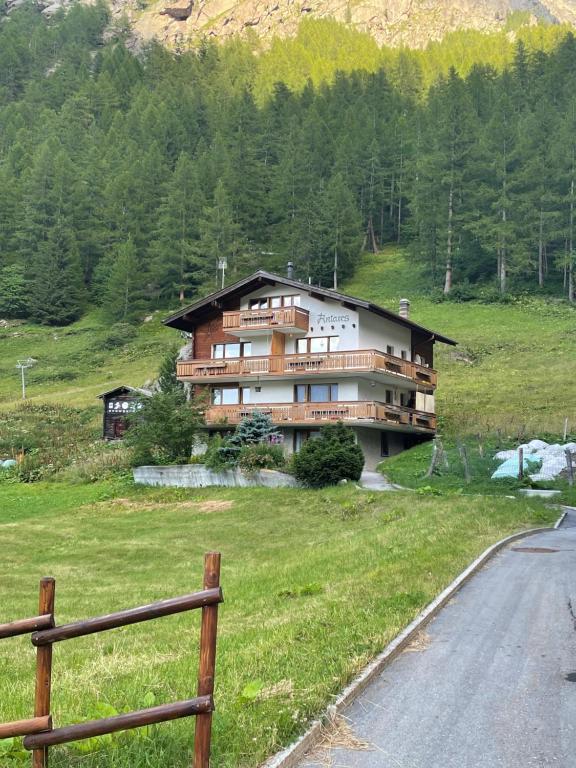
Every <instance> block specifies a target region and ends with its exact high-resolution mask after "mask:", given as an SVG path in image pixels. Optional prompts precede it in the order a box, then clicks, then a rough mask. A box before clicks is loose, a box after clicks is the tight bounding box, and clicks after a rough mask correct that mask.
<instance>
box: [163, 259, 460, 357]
mask: <svg viewBox="0 0 576 768" xmlns="http://www.w3.org/2000/svg"><path fill="white" fill-rule="evenodd" d="M277 283H280V285H286V286H288V287H289V288H295V289H297V290H299V291H305V292H306V293H308V294H310V296H317V297H318V298H322V299H325V298H327V299H332V300H333V301H338V302H340V303H341V304H343V305H344V306H348V308H350V309H365V310H367V311H368V312H373V313H374V314H375V315H379V316H380V317H384V318H386V319H387V320H392V321H393V322H395V323H398V325H403V326H405V327H406V328H411V329H412V330H415V331H419V332H420V333H423V334H426V335H428V336H430V337H432V338H433V339H434V340H435V341H441V342H443V343H444V344H452V345H454V346H455V345H456V344H457V342H456V341H454V340H453V339H450V338H449V337H448V336H443V335H442V334H440V333H436V332H435V331H431V330H429V329H428V328H424V326H422V325H418V323H413V322H412V321H411V320H408V319H407V318H405V317H400V315H397V314H396V313H395V312H391V311H390V310H389V309H384V307H379V306H378V305H377V304H373V303H372V302H370V301H364V300H363V299H357V298H355V297H354V296H347V295H346V294H344V293H339V292H338V291H333V290H331V289H329V288H319V287H318V286H316V285H309V284H308V283H301V282H299V281H298V280H291V279H290V278H288V277H281V276H280V275H274V274H272V273H271V272H265V271H264V270H259V271H258V272H254V274H252V275H250V276H249V277H245V278H244V279H243V280H238V282H236V283H233V284H232V285H229V286H228V287H227V288H223V289H222V290H220V291H216V292H215V293H211V294H210V295H209V296H206V297H205V298H204V299H201V300H200V301H196V302H195V303H194V304H190V305H189V306H188V307H184V309H181V310H179V311H178V312H175V313H174V314H173V315H170V317H167V318H166V320H164V324H165V325H169V326H170V327H172V328H178V329H179V330H182V331H190V330H192V329H193V328H194V326H195V325H196V324H197V323H198V322H200V321H201V320H203V319H204V318H205V316H206V315H208V314H213V313H214V311H215V309H220V308H221V307H220V301H221V300H222V299H234V298H241V297H242V296H245V295H246V294H247V293H250V291H252V290H255V289H257V288H259V287H261V286H263V285H275V284H277ZM191 315H196V317H195V318H192V317H190V316H191Z"/></svg>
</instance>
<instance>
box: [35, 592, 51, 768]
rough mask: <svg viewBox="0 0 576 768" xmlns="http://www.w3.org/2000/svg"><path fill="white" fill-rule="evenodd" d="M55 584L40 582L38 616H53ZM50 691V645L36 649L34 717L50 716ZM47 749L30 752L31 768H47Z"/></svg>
mask: <svg viewBox="0 0 576 768" xmlns="http://www.w3.org/2000/svg"><path fill="white" fill-rule="evenodd" d="M55 590H56V582H55V580H54V579H52V578H50V577H47V578H44V579H41V580H40V601H39V614H40V615H41V616H42V615H44V614H50V616H54V593H55ZM51 689H52V645H43V646H41V647H38V648H37V649H36V696H35V702H34V715H35V717H45V716H46V715H49V714H50V693H51ZM47 766H48V747H43V748H42V749H35V750H34V751H33V752H32V768H47Z"/></svg>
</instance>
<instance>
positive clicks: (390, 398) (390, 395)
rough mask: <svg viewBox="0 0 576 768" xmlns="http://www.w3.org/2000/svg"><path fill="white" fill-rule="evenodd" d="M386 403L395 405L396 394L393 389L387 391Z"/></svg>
mask: <svg viewBox="0 0 576 768" xmlns="http://www.w3.org/2000/svg"><path fill="white" fill-rule="evenodd" d="M386 403H387V404H388V405H393V404H394V392H392V390H391V389H387V390H386Z"/></svg>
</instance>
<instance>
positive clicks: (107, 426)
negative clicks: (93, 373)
mask: <svg viewBox="0 0 576 768" xmlns="http://www.w3.org/2000/svg"><path fill="white" fill-rule="evenodd" d="M151 396H152V392H150V390H148V389H140V388H139V387H129V386H127V385H125V384H123V385H122V386H120V387H116V388H115V389H110V390H109V391H108V392H102V394H101V395H98V397H99V398H100V399H101V400H102V402H103V403H104V417H103V421H102V437H103V438H104V440H121V439H122V438H123V437H124V433H125V432H126V429H127V427H128V417H129V416H131V415H132V414H134V413H136V412H137V411H139V410H140V408H142V401H143V399H144V398H146V397H151Z"/></svg>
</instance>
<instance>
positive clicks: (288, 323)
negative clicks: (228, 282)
mask: <svg viewBox="0 0 576 768" xmlns="http://www.w3.org/2000/svg"><path fill="white" fill-rule="evenodd" d="M222 317H223V328H224V330H225V331H226V332H227V333H239V332H241V331H302V332H304V333H307V332H308V326H309V314H308V310H307V309H302V308H301V307H282V308H278V309H240V310H237V311H235V312H224V313H223V315H222Z"/></svg>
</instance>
